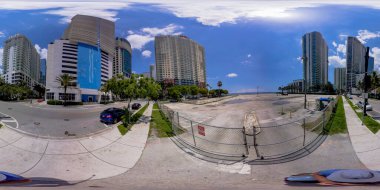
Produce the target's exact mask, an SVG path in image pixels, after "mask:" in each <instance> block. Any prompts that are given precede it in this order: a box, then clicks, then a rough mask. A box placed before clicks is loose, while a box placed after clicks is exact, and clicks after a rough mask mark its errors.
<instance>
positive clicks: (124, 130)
mask: <svg viewBox="0 0 380 190" xmlns="http://www.w3.org/2000/svg"><path fill="white" fill-rule="evenodd" d="M148 106H149V103H147V104H145V106H144V107H142V108H141V109H140V110H139V111H138V112H137V113H135V114H133V115H132V117H131V121H130V123H129V124H128V126H124V124H123V123H122V124H120V125H118V126H117V128H118V129H119V131H120V134H121V135H125V134H126V133H127V132H128V131H129V130H130V129H131V127H132V126H133V125H134V124H135V123H137V121H138V120H139V119H140V117H141V116H142V115H143V114H144V112H145V110H146V109H147V108H148Z"/></svg>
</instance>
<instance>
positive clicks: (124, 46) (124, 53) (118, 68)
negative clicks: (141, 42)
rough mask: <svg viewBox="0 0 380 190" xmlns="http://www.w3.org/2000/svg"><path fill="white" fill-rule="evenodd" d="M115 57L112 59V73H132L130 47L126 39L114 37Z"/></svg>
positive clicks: (125, 74)
mask: <svg viewBox="0 0 380 190" xmlns="http://www.w3.org/2000/svg"><path fill="white" fill-rule="evenodd" d="M115 44H116V47H115V57H114V59H113V75H117V74H122V75H123V76H127V77H129V76H130V75H131V74H132V48H131V44H130V43H129V42H128V40H126V39H124V38H119V37H117V38H116V43H115Z"/></svg>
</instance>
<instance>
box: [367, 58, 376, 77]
mask: <svg viewBox="0 0 380 190" xmlns="http://www.w3.org/2000/svg"><path fill="white" fill-rule="evenodd" d="M374 67H375V58H374V57H372V56H369V59H368V74H370V73H372V72H373V70H374Z"/></svg>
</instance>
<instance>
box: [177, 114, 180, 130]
mask: <svg viewBox="0 0 380 190" xmlns="http://www.w3.org/2000/svg"><path fill="white" fill-rule="evenodd" d="M177 120H178V121H177V123H178V127H179V126H180V125H179V113H178V112H177Z"/></svg>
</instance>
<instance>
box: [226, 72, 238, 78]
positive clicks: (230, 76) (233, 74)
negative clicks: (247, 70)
mask: <svg viewBox="0 0 380 190" xmlns="http://www.w3.org/2000/svg"><path fill="white" fill-rule="evenodd" d="M237 76H238V75H237V74H236V73H229V74H227V75H226V77H228V78H235V77H237Z"/></svg>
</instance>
